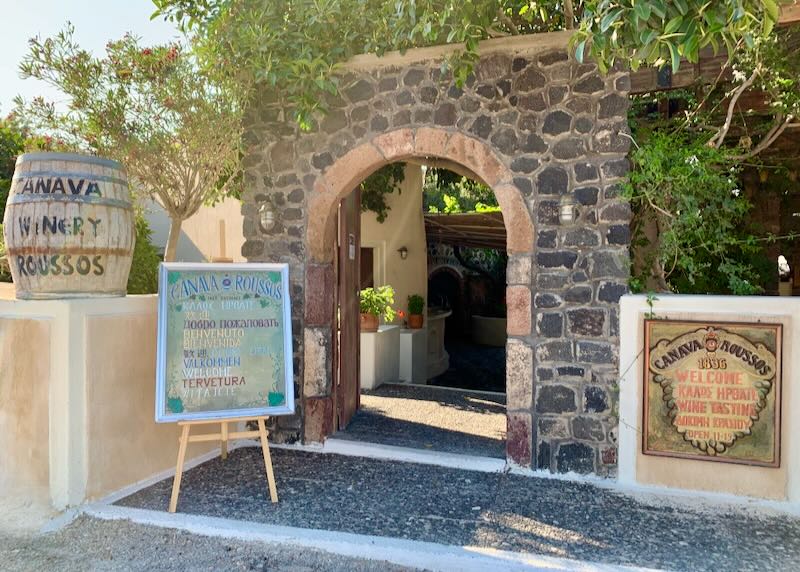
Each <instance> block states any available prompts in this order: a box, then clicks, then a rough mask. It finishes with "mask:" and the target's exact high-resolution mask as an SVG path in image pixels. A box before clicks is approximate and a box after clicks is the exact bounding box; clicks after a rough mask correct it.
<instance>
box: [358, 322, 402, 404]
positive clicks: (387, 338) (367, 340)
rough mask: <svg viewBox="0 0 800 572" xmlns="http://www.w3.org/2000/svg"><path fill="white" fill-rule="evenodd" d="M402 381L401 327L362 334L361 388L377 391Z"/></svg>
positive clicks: (391, 327) (385, 328)
mask: <svg viewBox="0 0 800 572" xmlns="http://www.w3.org/2000/svg"><path fill="white" fill-rule="evenodd" d="M399 379H400V327H399V326H380V327H379V328H378V331H377V332H361V388H362V389H375V388H376V387H378V386H379V385H381V384H382V383H390V382H396V381H398V380H399Z"/></svg>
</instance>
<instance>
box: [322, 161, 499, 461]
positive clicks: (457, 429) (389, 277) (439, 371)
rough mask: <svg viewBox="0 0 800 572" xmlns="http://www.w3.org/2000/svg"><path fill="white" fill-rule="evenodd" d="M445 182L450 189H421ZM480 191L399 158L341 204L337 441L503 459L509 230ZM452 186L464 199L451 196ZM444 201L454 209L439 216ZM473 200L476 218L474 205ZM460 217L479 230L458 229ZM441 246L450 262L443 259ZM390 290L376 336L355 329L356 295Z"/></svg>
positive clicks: (487, 191) (466, 182)
mask: <svg viewBox="0 0 800 572" xmlns="http://www.w3.org/2000/svg"><path fill="white" fill-rule="evenodd" d="M392 174H394V176H393V175H392ZM440 180H448V181H453V182H454V183H456V184H455V186H453V185H450V186H448V187H447V188H446V189H445V190H444V191H443V192H439V193H438V194H437V195H436V196H431V195H433V193H431V192H427V193H426V192H425V191H426V190H427V191H430V189H431V188H432V187H435V186H436V184H437V182H438V181H440ZM431 181H433V184H432V183H431ZM382 185H383V186H382ZM476 186H477V184H476V183H473V182H472V181H469V180H467V179H466V178H465V177H463V176H461V175H457V174H456V173H453V172H451V171H448V170H445V169H442V168H435V169H431V168H427V167H426V166H425V165H424V164H420V163H416V162H415V163H397V164H393V165H390V166H388V168H384V169H382V170H380V171H378V172H377V173H376V174H375V175H373V176H371V178H368V179H367V181H366V182H365V184H362V185H360V186H359V188H358V189H356V191H354V192H353V193H352V194H351V195H350V196H348V197H346V198H345V199H344V200H343V201H342V202H341V204H340V206H339V216H338V232H337V233H336V234H337V237H338V240H337V264H336V271H337V274H338V279H337V284H338V289H337V308H338V310H337V314H338V335H337V336H335V338H336V342H337V351H336V357H337V359H336V361H337V363H336V365H335V373H336V375H335V378H336V382H335V392H336V404H337V414H336V419H337V420H336V428H337V429H338V430H339V431H338V433H336V435H335V438H338V439H346V440H355V441H362V442H370V443H380V444H385V445H394V446H403V447H410V448H421V449H427V450H438V451H443V452H449V453H459V454H469V455H478V456H486V457H496V458H504V457H505V431H506V403H505V335H506V334H505V316H504V315H501V314H503V312H502V307H503V302H504V293H505V248H504V244H505V229H504V227H503V219H502V214H501V213H500V212H499V207H497V202H496V200H495V199H494V196H493V194H492V193H491V190H490V189H489V188H488V187H486V186H482V187H481V188H480V191H481V193H483V194H482V195H481V196H480V198H479V199H475V196H473V195H475V193H474V192H472V193H470V192H469V191H470V190H472V191H474V189H475V188H476ZM458 188H461V189H462V190H463V189H465V188H466V189H467V192H464V193H462V195H463V196H456V195H453V193H455V192H456V191H457V189H458ZM454 189H455V190H454ZM448 193H449V194H448ZM376 195H377V197H376ZM443 197H446V199H443ZM443 200H448V201H450V202H451V206H450V207H449V208H448V209H447V210H448V212H437V210H443V209H439V208H438V207H437V206H436V204H440V205H441V203H442V201H443ZM459 200H461V203H463V204H461V205H459V204H458V203H457V202H453V201H459ZM476 203H479V205H480V206H479V207H478V208H480V209H481V212H477V211H476V210H470V209H471V208H472V209H474V208H475V204H476ZM355 205H358V207H359V208H358V210H359V211H360V214H359V216H355V213H354V208H355ZM432 215H435V216H432ZM451 215H452V216H451ZM429 218H435V219H436V222H434V223H430V222H429V220H428V219H429ZM451 219H452V221H451V222H452V223H453V225H454V226H453V227H452V228H451V230H455V231H456V233H459V235H464V233H465V232H466V233H467V234H469V233H470V232H471V233H472V236H471V237H470V238H468V239H465V240H461V241H460V242H454V241H453V240H452V238H451V237H450V236H449V235H448V234H447V233H443V232H440V230H441V229H438V230H436V231H432V230H431V229H432V228H434V227H433V226H431V225H432V224H433V225H439V227H441V226H442V225H443V224H444V223H443V222H442V221H448V220H451ZM466 219H470V220H471V222H472V224H473V225H474V228H473V229H472V230H471V231H470V230H469V229H468V230H467V231H464V230H463V229H461V230H459V229H460V227H461V226H462V223H463V222H464V221H465V220H466ZM445 226H446V225H445ZM487 227H488V230H487ZM487 233H488V235H487ZM489 235H491V236H489ZM487 237H488V238H491V240H490V241H489V242H488V243H485V244H484V242H481V240H484V241H485V239H487ZM462 238H463V236H462ZM431 239H433V240H431ZM492 246H494V247H496V248H491V247H492ZM443 248H445V249H446V248H449V249H450V257H451V258H452V260H451V261H450V264H446V265H443V264H441V251H442V249H443ZM454 250H455V251H456V253H455V254H454V253H453V251H454ZM431 270H433V271H432V272H431ZM386 286H390V287H391V288H392V290H393V293H394V300H393V303H392V307H393V309H394V310H395V314H394V316H391V315H389V316H386V315H382V316H381V319H380V324H379V326H378V330H377V331H375V332H365V331H364V330H361V329H359V330H358V331H356V330H355V329H354V325H355V324H356V314H355V312H354V308H355V306H356V305H357V303H358V294H359V291H360V290H364V289H366V288H373V289H376V290H377V289H380V288H381V287H386ZM414 297H419V298H421V299H422V300H423V304H424V310H423V312H424V314H423V323H422V327H421V328H414V327H413V325H414V324H413V323H412V322H411V320H410V312H411V311H412V309H413V308H411V307H410V304H409V303H410V302H411V299H412V298H414ZM411 306H413V303H412V304H411ZM476 317H477V318H478V320H476ZM495 317H496V318H497V321H498V322H500V321H502V324H495V325H494V327H495V330H496V331H495V332H494V333H493V335H494V342H493V344H490V343H486V342H484V343H480V340H481V337H480V335H481V334H483V335H484V338H485V339H489V338H491V336H490V335H489V334H487V332H485V331H483V330H485V329H486V328H485V326H484V325H482V324H481V322H480V320H479V319H480V318H495ZM498 332H499V334H498ZM476 340H479V342H476ZM356 359H357V361H356ZM356 364H357V367H354V366H355V365H356ZM354 388H357V389H354ZM354 394H357V396H354Z"/></svg>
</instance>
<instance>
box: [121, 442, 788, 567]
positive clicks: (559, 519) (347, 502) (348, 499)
mask: <svg viewBox="0 0 800 572" xmlns="http://www.w3.org/2000/svg"><path fill="white" fill-rule="evenodd" d="M273 460H274V464H275V472H276V475H277V479H278V491H279V494H280V495H281V502H280V503H279V504H278V505H272V504H271V503H269V502H268V501H267V495H266V485H265V482H264V474H263V465H262V462H261V459H260V451H259V450H258V449H256V448H251V447H246V448H241V449H237V450H235V451H234V452H233V453H232V454H231V456H230V457H229V459H228V460H227V461H225V462H223V461H221V460H220V459H215V460H212V461H209V462H207V463H205V464H202V465H200V466H198V467H196V468H195V469H192V470H191V471H189V472H188V473H187V474H186V476H185V477H184V485H183V491H182V494H181V499H180V503H179V506H178V510H179V511H181V512H183V513H189V514H192V515H207V516H213V517H222V518H229V519H237V520H240V521H249V522H254V523H264V524H269V525H280V526H289V527H298V528H303V529H317V530H323V531H337V532H343V533H352V534H358V535H372V536H378V537H387V538H392V539H406V540H412V541H422V542H427V543H439V544H443V545H449V546H453V547H470V550H500V551H504V552H507V553H518V554H521V555H523V554H532V555H544V556H549V557H556V558H559V559H569V560H571V561H572V562H574V563H575V566H576V567H578V566H579V563H581V562H594V563H600V564H607V565H609V566H613V567H616V566H637V567H642V568H655V569H663V570H686V571H705V570H708V571H720V570H743V571H747V570H759V571H762V570H770V571H781V570H786V571H789V570H792V571H796V570H797V569H798V566H797V565H798V562H800V519H798V518H796V517H791V516H786V515H783V514H775V513H769V512H765V511H764V510H758V511H756V510H753V509H745V508H742V507H740V506H736V505H724V506H714V505H710V504H708V503H703V501H702V500H701V499H699V498H691V497H688V498H685V499H683V500H678V499H675V498H673V497H670V498H656V497H653V496H652V495H649V496H639V497H636V498H634V497H631V496H628V495H625V494H621V493H620V492H615V491H613V490H610V489H608V488H604V487H598V486H595V485H593V484H589V483H581V482H573V481H565V480H557V479H546V478H535V477H527V476H522V475H514V474H502V473H481V472H476V471H468V470H458V469H450V468H442V467H437V466H429V465H419V464H414V463H401V462H390V461H382V460H375V459H364V458H358V457H343V456H339V455H333V454H319V453H309V452H301V451H292V450H275V451H274V453H273ZM170 487H171V479H166V480H164V481H161V482H159V483H157V484H155V485H153V486H151V487H148V488H146V489H144V490H142V491H139V492H138V493H135V494H133V495H131V496H129V497H127V498H124V499H122V500H121V501H119V502H118V503H117V505H118V506H126V507H138V508H143V509H151V510H154V511H159V512H163V511H164V510H165V508H166V507H167V504H168V500H169V492H170ZM562 569H563V568H562ZM567 569H569V567H568V568H567Z"/></svg>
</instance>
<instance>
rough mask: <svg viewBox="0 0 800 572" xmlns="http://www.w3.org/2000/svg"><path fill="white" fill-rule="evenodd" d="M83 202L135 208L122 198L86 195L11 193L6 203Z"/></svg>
mask: <svg viewBox="0 0 800 572" xmlns="http://www.w3.org/2000/svg"><path fill="white" fill-rule="evenodd" d="M52 202H59V203H82V204H85V205H96V206H101V207H117V208H120V209H125V210H133V205H132V204H131V203H130V202H128V201H123V200H121V199H110V198H106V197H87V196H84V195H54V194H52V193H51V194H47V195H41V194H40V195H29V194H25V195H11V196H10V197H8V202H7V203H6V204H9V205H15V204H24V203H52Z"/></svg>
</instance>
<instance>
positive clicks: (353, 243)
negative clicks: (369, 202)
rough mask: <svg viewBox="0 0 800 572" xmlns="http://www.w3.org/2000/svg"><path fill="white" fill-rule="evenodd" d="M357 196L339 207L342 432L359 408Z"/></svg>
mask: <svg viewBox="0 0 800 572" xmlns="http://www.w3.org/2000/svg"><path fill="white" fill-rule="evenodd" d="M360 223H361V192H360V189H358V188H357V189H356V190H355V191H353V192H352V193H350V195H349V196H348V197H347V198H346V199H344V200H343V201H342V202H341V203H340V204H339V232H338V245H339V248H338V256H337V258H338V260H337V265H336V268H337V280H336V282H337V296H336V306H337V310H338V316H339V320H338V323H339V332H338V334H339V335H338V344H337V346H338V347H337V356H336V357H337V360H336V362H337V363H336V367H337V370H338V372H337V373H338V375H337V377H336V398H335V399H336V429H344V428H345V427H347V424H348V423H350V420H351V419H352V418H353V415H354V414H355V412H356V410H357V409H358V407H359V404H360V389H361V383H360V380H359V373H360V372H359V367H360V353H359V335H360V334H359V327H360V326H359V297H358V290H359V282H360V274H359V259H360V254H361V249H360V241H361V237H360V230H361V229H360V226H361V224H360Z"/></svg>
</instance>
